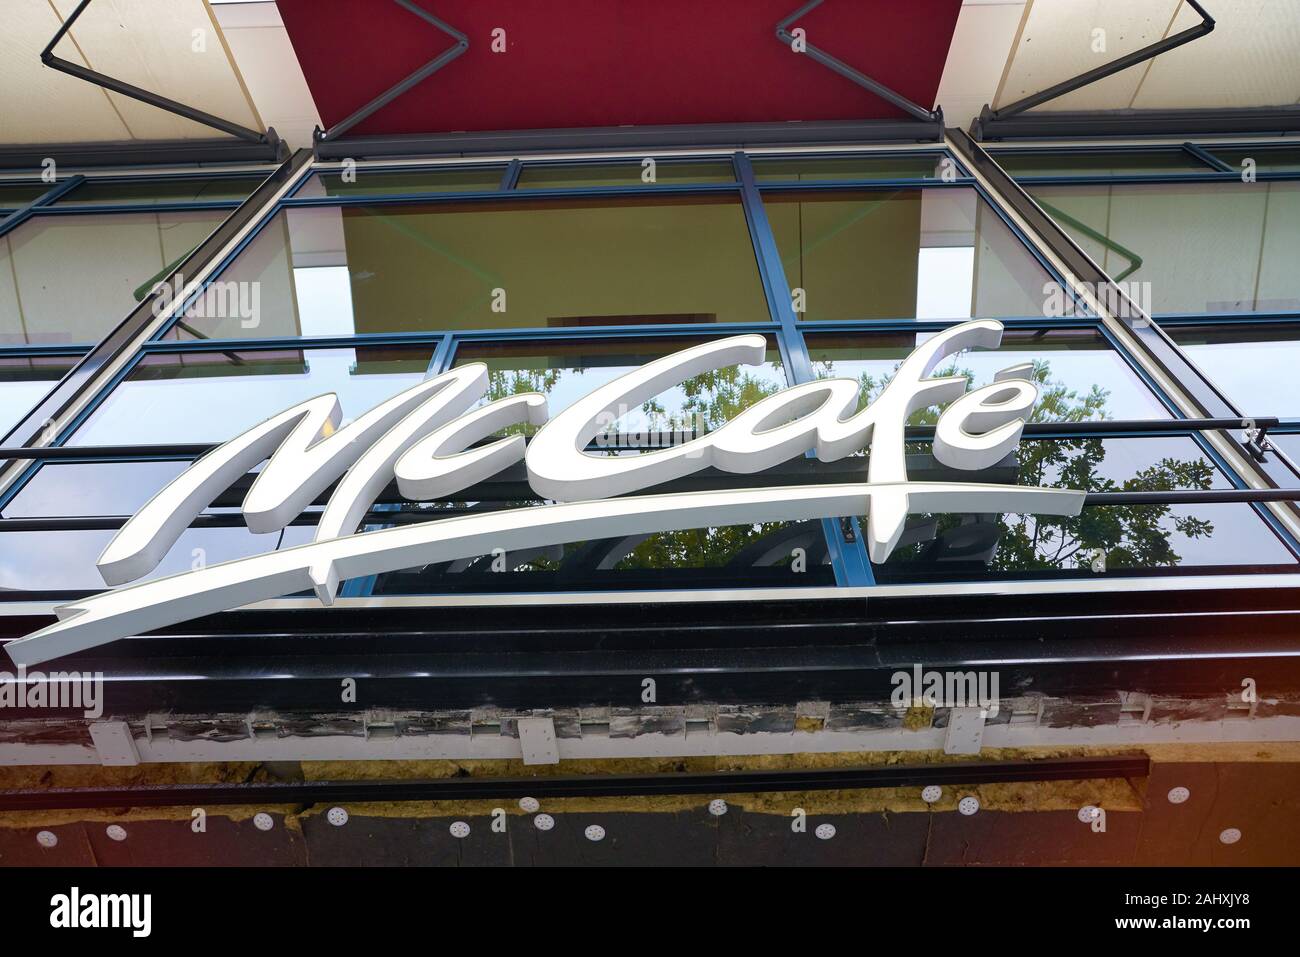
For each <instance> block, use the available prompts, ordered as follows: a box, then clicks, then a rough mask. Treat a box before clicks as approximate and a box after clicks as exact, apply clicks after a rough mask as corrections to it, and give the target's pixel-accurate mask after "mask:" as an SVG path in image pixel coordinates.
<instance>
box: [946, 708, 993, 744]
mask: <svg viewBox="0 0 1300 957" xmlns="http://www.w3.org/2000/svg"><path fill="white" fill-rule="evenodd" d="M987 717H988V712H987V711H986V710H985V709H983V708H953V709H952V710H951V711H949V712H948V734H947V736H946V737H945V738H944V741H943V753H944V754H979V753H980V746H981V745H982V743H983V741H984V722H985V719H986V718H987Z"/></svg>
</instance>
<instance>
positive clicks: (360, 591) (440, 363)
mask: <svg viewBox="0 0 1300 957" xmlns="http://www.w3.org/2000/svg"><path fill="white" fill-rule="evenodd" d="M455 338H456V337H455V336H454V335H453V334H452V333H447V335H445V336H443V337H442V338H441V339H439V340H438V346H437V348H436V349H434V350H433V355H432V356H430V357H429V367H428V369H426V370H425V373H424V377H425V378H426V379H432V378H433V377H434V376H439V375H442V373H444V372H446V371H447V368H448V366H449V365H450V364H451V352H452V347H453V340H454V339H455ZM371 508H372V509H373V510H374V511H376V512H387V511H392V512H395V511H397V508H398V506H397V505H395V504H387V505H385V504H382V503H375V504H374V505H372V506H371ZM377 581H379V576H378V575H363V576H362V577H361V578H349V579H347V580H346V581H345V582H343V584H342V586H340V588H339V595H340V596H341V597H343V598H365V597H368V596H370V595H373V594H374V591H375V583H376V582H377Z"/></svg>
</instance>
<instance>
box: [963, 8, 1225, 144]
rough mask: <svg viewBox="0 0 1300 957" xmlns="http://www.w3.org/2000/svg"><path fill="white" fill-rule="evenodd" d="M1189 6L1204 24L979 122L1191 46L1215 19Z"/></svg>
mask: <svg viewBox="0 0 1300 957" xmlns="http://www.w3.org/2000/svg"><path fill="white" fill-rule="evenodd" d="M1187 4H1188V6H1190V7H1191V8H1192V9H1193V10H1195V11H1196V12H1197V13H1198V14H1199V15H1200V17H1201V22H1200V23H1198V24H1197V25H1196V26H1194V27H1189V28H1188V29H1186V30H1183V31H1182V32H1181V33H1175V34H1174V35H1173V36H1171V37H1165V38H1164V39H1161V40H1157V41H1156V42H1155V43H1151V44H1148V45H1147V46H1144V47H1143V48H1142V49H1140V50H1134V51H1133V52H1132V53H1129V54H1126V55H1125V56H1122V57H1119V58H1118V59H1116V60H1112V61H1111V62H1110V63H1106V64H1103V65H1102V66H1099V67H1097V68H1096V69H1095V70H1089V71H1088V72H1086V73H1080V74H1079V75H1078V76H1076V77H1074V78H1072V79H1069V80H1063V81H1062V82H1060V83H1057V84H1055V85H1053V86H1049V87H1048V88H1047V89H1045V90H1042V91H1041V92H1038V93H1034V94H1031V95H1030V96H1027V97H1025V98H1024V99H1021V100H1016V101H1015V102H1014V103H1009V104H1008V105H1006V106H1004V107H1002V108H1001V109H997V110H990V109H989V108H988V107H987V106H985V107H984V111H983V112H982V113H981V114H980V123H981V124H983V123H986V122H988V121H989V120H992V121H994V122H996V121H998V120H1002V119H1006V118H1007V117H1008V116H1014V115H1015V114H1017V113H1023V112H1024V111H1025V110H1028V109H1030V108H1032V107H1035V106H1039V105H1040V104H1043V103H1046V102H1047V101H1048V100H1055V99H1056V98H1057V97H1061V96H1065V94H1067V93H1073V92H1074V91H1075V90H1077V89H1079V88H1080V87H1084V86H1087V85H1088V84H1089V83H1095V82H1097V81H1098V80H1101V79H1104V78H1106V77H1108V76H1110V75H1112V74H1114V73H1119V72H1120V71H1121V70H1127V69H1128V68H1129V67H1131V66H1137V65H1138V64H1139V63H1145V62H1146V61H1147V60H1150V59H1153V58H1154V57H1157V56H1159V55H1160V54H1162V53H1165V52H1167V51H1169V50H1172V49H1174V48H1175V47H1180V46H1182V45H1183V44H1184V43H1191V42H1192V41H1193V40H1196V39H1198V38H1200V37H1203V36H1205V35H1206V34H1207V33H1209V32H1211V31H1212V30H1213V29H1214V18H1213V17H1211V16H1210V14H1209V13H1208V12H1207V11H1206V9H1205V8H1204V7H1202V6H1201V5H1200V4H1199V3H1197V2H1196V0H1187Z"/></svg>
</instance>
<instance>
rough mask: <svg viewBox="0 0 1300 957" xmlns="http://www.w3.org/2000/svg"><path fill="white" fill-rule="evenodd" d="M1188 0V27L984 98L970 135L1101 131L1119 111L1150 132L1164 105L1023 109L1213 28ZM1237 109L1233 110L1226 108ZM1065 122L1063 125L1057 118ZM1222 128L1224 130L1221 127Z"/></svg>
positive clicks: (1188, 115)
mask: <svg viewBox="0 0 1300 957" xmlns="http://www.w3.org/2000/svg"><path fill="white" fill-rule="evenodd" d="M1187 3H1188V5H1189V6H1190V7H1191V8H1192V9H1193V10H1195V11H1196V13H1197V14H1198V15H1199V16H1200V17H1201V22H1200V23H1198V24H1196V26H1193V27H1189V28H1187V29H1186V30H1183V31H1181V32H1179V33H1175V34H1174V35H1173V36H1171V37H1164V38H1163V39H1160V40H1157V41H1156V42H1155V43H1151V44H1148V45H1147V46H1145V47H1143V48H1142V49H1140V50H1134V51H1133V52H1132V53H1129V54H1126V55H1125V56H1122V57H1119V58H1118V59H1116V60H1112V61H1111V62H1110V63H1106V64H1104V65H1102V66H1099V67H1097V68H1096V69H1093V70H1089V71H1087V72H1086V73H1081V74H1079V75H1078V76H1076V77H1073V78H1072V79H1069V80H1064V81H1062V82H1060V83H1057V84H1055V85H1053V86H1049V87H1048V88H1047V89H1045V90H1042V91H1040V92H1038V93H1033V94H1031V95H1029V96H1027V97H1025V98H1024V99H1020V100H1016V101H1015V102H1014V103H1009V104H1008V105H1006V106H1004V107H1002V108H1001V109H997V110H994V109H992V108H991V107H990V106H989V105H988V104H985V105H984V109H983V110H982V111H980V115H979V118H978V119H977V120H976V121H975V123H974V124H973V125H972V127H971V135H972V136H973V137H974V138H975V139H977V140H990V139H1001V138H1003V137H1011V136H1068V135H1072V134H1071V132H1065V130H1066V129H1070V130H1072V131H1073V133H1074V134H1075V135H1085V131H1084V130H1078V129H1075V128H1076V127H1079V126H1084V125H1090V126H1092V127H1093V131H1094V132H1103V130H1099V129H1097V128H1096V127H1097V124H1101V125H1103V126H1104V124H1106V122H1107V120H1108V119H1111V118H1112V116H1122V117H1123V118H1124V120H1126V123H1125V126H1128V127H1136V128H1137V129H1136V130H1134V131H1135V132H1155V130H1154V129H1150V127H1149V123H1150V122H1152V121H1158V120H1159V118H1161V117H1165V116H1166V115H1168V113H1169V111H1164V110H1122V111H1114V113H1113V114H1111V113H1110V112H1109V111H1104V110H1103V111H1090V112H1087V113H1065V112H1062V113H1055V114H1037V115H1022V114H1024V113H1025V111H1026V110H1029V109H1031V108H1033V107H1035V106H1040V105H1041V104H1043V103H1046V102H1048V101H1049V100H1055V99H1057V98H1058V97H1062V96H1064V95H1065V94H1067V93H1072V92H1074V91H1075V90H1077V89H1080V88H1081V87H1085V86H1087V85H1088V84H1090V83H1095V82H1096V81H1098V80H1101V79H1104V78H1106V77H1108V76H1111V75H1113V74H1115V73H1119V72H1120V71H1122V70H1127V69H1128V68H1129V67H1132V66H1137V65H1138V64H1140V63H1145V62H1146V61H1148V60H1151V59H1154V58H1155V57H1157V56H1159V55H1160V54H1162V53H1165V52H1167V51H1169V50H1172V49H1174V48H1175V47H1180V46H1182V45H1183V44H1185V43H1191V42H1192V41H1193V40H1196V39H1199V38H1200V37H1203V36H1205V35H1206V34H1207V33H1210V32H1211V31H1213V30H1214V18H1213V17H1212V16H1210V14H1209V12H1208V11H1207V10H1206V9H1205V8H1204V7H1203V6H1201V5H1200V3H1198V2H1197V0H1187ZM1173 112H1175V113H1178V114H1182V115H1181V116H1179V117H1177V120H1178V121H1179V122H1187V121H1193V122H1194V121H1195V120H1196V118H1198V117H1201V116H1203V115H1204V114H1205V113H1206V111H1202V110H1178V111H1173ZM1229 112H1236V111H1229ZM1063 120H1064V121H1065V125H1064V126H1063V125H1062V121H1063ZM1174 131H1176V132H1184V128H1183V127H1181V126H1180V127H1177V128H1176V129H1175V130H1168V131H1167V132H1174ZM1185 131H1186V132H1189V133H1199V132H1211V131H1210V130H1201V129H1199V128H1191V129H1186V130H1185ZM1104 132H1115V131H1114V130H1104ZM1225 132H1226V131H1225Z"/></svg>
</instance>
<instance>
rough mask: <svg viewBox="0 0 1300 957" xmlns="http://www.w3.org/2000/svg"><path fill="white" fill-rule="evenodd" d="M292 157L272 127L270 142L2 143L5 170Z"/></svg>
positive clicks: (1, 166) (262, 160)
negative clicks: (50, 164) (53, 165)
mask: <svg viewBox="0 0 1300 957" xmlns="http://www.w3.org/2000/svg"><path fill="white" fill-rule="evenodd" d="M288 156H289V146H288V144H286V143H285V142H284V141H283V140H281V139H280V138H279V137H278V136H277V135H276V133H275V130H273V129H272V130H268V131H267V139H266V142H261V143H250V142H248V141H246V140H239V139H227V138H222V139H193V140H127V141H123V142H104V143H38V144H23V145H21V146H0V169H7V170H19V169H21V170H39V169H41V168H42V164H43V163H44V162H45V161H46V160H50V159H52V160H54V162H55V163H57V164H58V165H59V166H60V167H61V168H63V169H80V168H83V167H87V168H89V167H96V166H141V165H145V164H148V165H192V164H204V165H210V164H218V163H281V162H283V161H284V160H285V159H287V158H288ZM205 172H206V171H205Z"/></svg>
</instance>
